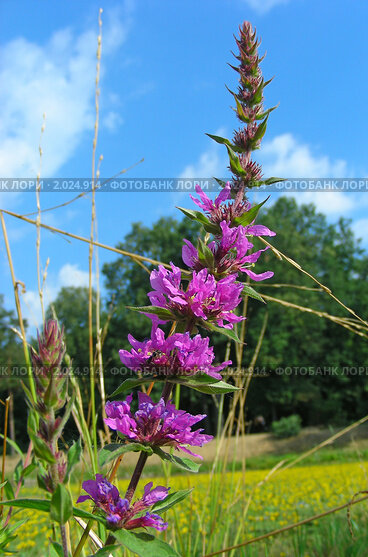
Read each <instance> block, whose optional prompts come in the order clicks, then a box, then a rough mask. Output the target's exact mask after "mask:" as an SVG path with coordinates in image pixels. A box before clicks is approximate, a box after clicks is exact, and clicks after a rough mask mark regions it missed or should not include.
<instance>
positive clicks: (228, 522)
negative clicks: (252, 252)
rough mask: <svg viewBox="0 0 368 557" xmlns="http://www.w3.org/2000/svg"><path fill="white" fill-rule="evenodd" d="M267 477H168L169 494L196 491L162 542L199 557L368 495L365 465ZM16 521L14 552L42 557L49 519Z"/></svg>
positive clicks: (176, 512)
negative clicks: (18, 524)
mask: <svg viewBox="0 0 368 557" xmlns="http://www.w3.org/2000/svg"><path fill="white" fill-rule="evenodd" d="M268 475H269V472H268V471H265V470H250V471H244V472H239V471H237V472H233V473H232V472H226V473H221V474H213V475H211V474H198V475H196V476H193V475H191V476H190V477H189V476H188V475H182V476H172V477H171V478H170V480H169V485H170V486H171V489H172V491H176V490H178V489H187V488H188V487H191V486H192V485H194V486H195V488H194V489H193V492H192V493H191V495H190V496H189V497H188V498H187V499H186V500H184V501H183V502H181V503H180V504H179V505H178V506H177V507H175V508H174V509H171V510H169V511H168V512H167V514H166V520H168V522H169V528H168V530H167V532H165V533H164V534H163V535H164V536H165V537H166V540H167V541H170V540H171V541H172V543H174V544H175V545H176V547H177V549H178V551H179V553H181V552H182V553H183V555H188V556H190V557H194V556H197V555H198V556H201V555H205V553H210V552H211V551H216V550H218V549H221V548H222V547H226V546H231V545H232V544H233V543H241V542H242V541H245V540H246V539H250V538H252V537H254V536H257V535H260V534H263V533H266V532H268V531H271V530H274V529H276V528H279V527H282V526H285V525H286V524H289V523H291V522H297V521H298V520H300V519H302V518H306V517H309V516H313V515H315V514H318V513H320V512H323V511H325V510H327V509H328V508H333V507H335V506H338V505H340V504H343V503H345V502H347V501H349V500H350V499H351V498H352V496H353V495H354V494H355V493H356V492H358V491H360V490H364V489H367V486H368V461H361V462H356V463H336V464H328V465H320V466H318V465H314V466H309V467H295V468H289V469H287V470H285V471H282V470H276V471H274V473H273V474H271V475H269V477H268V479H266V478H267V476H268ZM265 479H266V481H264V480H265ZM152 480H153V482H154V485H159V484H160V483H163V484H165V485H166V480H164V479H163V478H152ZM193 480H194V481H193ZM147 481H148V479H147ZM142 483H143V484H144V483H145V482H142ZM126 486H127V482H126V481H120V482H119V488H120V490H122V491H123V490H124V488H125V487H126ZM78 489H79V488H78V486H76V485H74V486H72V490H73V493H74V494H75V497H77V496H78ZM37 494H38V496H39V491H38V490H37V489H36V488H34V489H33V488H25V489H24V490H23V492H22V494H21V496H22V497H26V496H27V497H37ZM83 507H84V508H85V509H86V510H90V508H91V507H90V505H89V504H88V502H86V503H83ZM359 507H360V509H359V510H358V509H357V508H354V510H353V511H352V513H353V515H355V513H357V514H358V513H361V512H362V510H364V511H365V512H366V510H367V504H366V503H363V504H361V506H360V505H359ZM18 516H19V518H21V517H25V516H28V517H29V519H28V521H27V522H26V523H25V524H24V525H23V526H21V528H20V529H19V530H18V538H17V540H16V541H15V542H14V544H13V546H14V549H17V550H18V551H19V552H20V554H21V555H24V556H36V555H41V554H42V555H47V554H48V550H47V547H48V538H50V537H51V536H52V530H51V526H50V523H49V522H48V515H47V514H43V513H40V512H30V511H20V512H19V513H18ZM341 516H343V518H344V521H343V522H342V525H343V526H342V527H343V528H345V529H346V533H347V535H349V530H348V524H347V520H346V514H344V513H342V515H341ZM17 518H18V517H17ZM80 534H81V529H80V527H79V526H78V525H77V524H75V526H74V527H73V528H72V531H71V537H72V542H73V543H74V544H75V543H76V542H77V540H78V537H79V536H80ZM250 547H252V548H254V549H253V551H255V553H247V555H248V554H249V555H257V553H256V549H257V545H254V546H250ZM249 551H250V550H249ZM280 554H281V552H280V553H279V555H280ZM234 555H243V553H240V552H238V553H235V554H234ZM244 555H245V553H244ZM287 555H288V554H287ZM305 555H307V553H305Z"/></svg>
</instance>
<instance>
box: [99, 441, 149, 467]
mask: <svg viewBox="0 0 368 557" xmlns="http://www.w3.org/2000/svg"><path fill="white" fill-rule="evenodd" d="M138 451H144V452H146V453H149V454H152V452H153V451H152V449H151V447H148V446H146V445H142V443H126V444H124V445H123V444H122V443H112V444H111V445H105V446H104V447H103V449H101V450H100V452H99V455H98V461H99V464H100V466H104V465H105V464H107V463H108V462H111V461H112V460H115V459H116V458H118V456H120V455H122V454H124V453H129V452H138Z"/></svg>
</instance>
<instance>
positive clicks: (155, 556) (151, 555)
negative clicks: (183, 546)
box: [114, 530, 180, 557]
mask: <svg viewBox="0 0 368 557" xmlns="http://www.w3.org/2000/svg"><path fill="white" fill-rule="evenodd" d="M114 536H115V538H116V539H117V540H118V541H119V542H120V543H121V544H122V545H124V546H125V547H127V548H128V549H129V550H130V551H132V552H133V553H136V554H137V555H139V557H180V555H179V554H178V553H177V552H176V551H175V549H174V548H173V547H171V546H170V545H169V544H167V543H166V542H164V541H163V540H160V539H158V538H155V536H152V535H151V534H147V533H146V532H139V533H136V532H131V531H129V530H117V531H116V532H114Z"/></svg>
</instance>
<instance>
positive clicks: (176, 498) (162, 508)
mask: <svg viewBox="0 0 368 557" xmlns="http://www.w3.org/2000/svg"><path fill="white" fill-rule="evenodd" d="M192 491H193V488H192V489H180V490H179V491H174V493H170V495H168V496H167V497H165V499H164V500H163V501H157V503H155V504H154V505H153V507H152V511H153V512H155V513H165V512H166V511H167V510H169V509H171V507H173V506H174V505H176V504H177V503H180V501H182V500H183V499H185V498H186V497H188V495H190V493H191V492H192Z"/></svg>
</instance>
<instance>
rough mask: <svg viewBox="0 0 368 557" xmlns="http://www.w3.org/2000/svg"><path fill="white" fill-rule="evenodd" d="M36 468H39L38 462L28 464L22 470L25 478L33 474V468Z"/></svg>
mask: <svg viewBox="0 0 368 557" xmlns="http://www.w3.org/2000/svg"><path fill="white" fill-rule="evenodd" d="M36 468H38V466H37V464H36V462H31V464H29V465H28V466H26V468H24V470H23V471H22V476H23V478H26V477H27V476H29V475H30V474H32V472H33V470H36Z"/></svg>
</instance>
